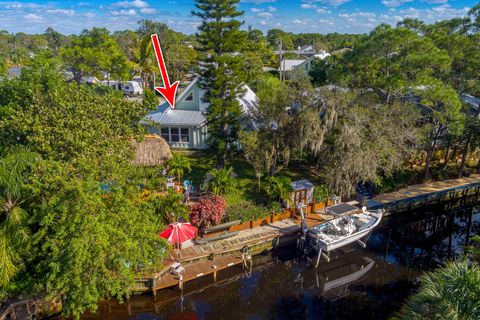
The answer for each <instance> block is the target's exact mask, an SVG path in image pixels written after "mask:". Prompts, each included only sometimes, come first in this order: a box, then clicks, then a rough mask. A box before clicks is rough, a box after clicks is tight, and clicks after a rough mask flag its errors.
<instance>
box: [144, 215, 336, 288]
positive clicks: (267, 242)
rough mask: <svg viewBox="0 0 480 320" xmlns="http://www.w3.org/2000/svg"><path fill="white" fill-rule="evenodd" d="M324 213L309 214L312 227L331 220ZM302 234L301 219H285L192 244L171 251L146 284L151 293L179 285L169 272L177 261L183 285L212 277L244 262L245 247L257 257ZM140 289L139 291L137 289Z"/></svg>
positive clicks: (308, 222)
mask: <svg viewBox="0 0 480 320" xmlns="http://www.w3.org/2000/svg"><path fill="white" fill-rule="evenodd" d="M328 218H329V217H328V216H324V215H321V214H310V215H309V217H308V218H307V224H308V226H309V227H312V226H314V225H317V224H319V223H322V222H324V221H325V220H326V219H328ZM299 231H300V220H295V219H286V220H282V221H276V222H273V223H270V224H267V225H263V226H259V227H257V228H253V229H248V230H242V231H240V232H239V233H238V234H237V235H235V236H234V237H231V238H228V239H224V240H218V241H215V242H212V243H208V244H203V245H193V246H191V247H189V248H185V249H182V250H171V251H170V252H169V256H168V258H167V259H166V261H165V264H164V268H163V269H162V270H161V271H159V272H157V273H156V274H154V275H150V276H147V277H144V278H143V280H144V282H145V283H147V282H148V283H151V284H150V285H151V288H150V290H151V291H153V293H154V294H155V292H156V291H158V290H161V289H164V288H168V287H173V286H179V282H180V278H179V277H178V276H175V275H173V274H172V273H170V267H171V265H172V264H173V263H174V262H176V261H177V260H180V261H181V264H182V266H183V267H184V268H185V271H184V272H183V273H182V282H183V283H185V282H188V281H191V280H195V279H197V278H200V277H203V276H206V275H212V274H214V273H216V272H218V271H220V270H223V269H226V268H229V267H231V266H233V265H239V264H242V263H245V257H244V256H243V255H242V250H243V248H245V247H248V248H249V249H251V250H253V252H250V251H249V253H250V254H256V253H258V252H257V251H261V250H264V249H267V248H271V247H272V244H273V243H274V242H275V241H276V243H279V241H280V240H281V238H284V237H286V236H295V237H296V234H297V233H298V232H299ZM137 289H138V288H137Z"/></svg>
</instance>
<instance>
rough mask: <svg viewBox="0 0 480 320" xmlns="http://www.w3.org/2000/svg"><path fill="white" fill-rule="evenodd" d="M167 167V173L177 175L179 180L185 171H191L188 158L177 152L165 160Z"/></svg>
mask: <svg viewBox="0 0 480 320" xmlns="http://www.w3.org/2000/svg"><path fill="white" fill-rule="evenodd" d="M167 168H168V174H170V175H172V176H175V177H177V179H178V181H179V182H180V179H181V178H182V177H183V175H184V174H185V172H190V171H192V167H191V165H190V160H189V159H188V158H187V157H185V156H182V155H179V154H174V155H173V157H172V159H170V160H168V161H167Z"/></svg>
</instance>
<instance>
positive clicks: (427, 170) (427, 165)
mask: <svg viewBox="0 0 480 320" xmlns="http://www.w3.org/2000/svg"><path fill="white" fill-rule="evenodd" d="M432 154H433V148H430V149H429V150H427V159H426V160H425V180H428V178H429V176H430V159H431V158H432Z"/></svg>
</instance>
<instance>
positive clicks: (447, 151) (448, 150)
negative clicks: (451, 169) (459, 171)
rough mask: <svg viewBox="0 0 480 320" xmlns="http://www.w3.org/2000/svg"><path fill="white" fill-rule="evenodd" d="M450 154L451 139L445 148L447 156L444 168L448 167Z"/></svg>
mask: <svg viewBox="0 0 480 320" xmlns="http://www.w3.org/2000/svg"><path fill="white" fill-rule="evenodd" d="M449 155H450V141H448V144H447V149H446V150H445V158H444V159H443V168H444V169H447V166H448V156H449Z"/></svg>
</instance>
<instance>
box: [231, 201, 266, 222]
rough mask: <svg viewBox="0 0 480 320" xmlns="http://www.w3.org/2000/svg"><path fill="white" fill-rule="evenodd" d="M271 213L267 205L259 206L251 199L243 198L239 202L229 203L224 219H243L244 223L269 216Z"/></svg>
mask: <svg viewBox="0 0 480 320" xmlns="http://www.w3.org/2000/svg"><path fill="white" fill-rule="evenodd" d="M270 213H271V211H270V210H269V209H268V208H267V207H264V206H257V205H255V204H254V203H253V202H251V201H246V200H242V201H239V202H237V203H233V204H228V206H227V214H226V216H225V218H224V221H225V222H231V221H236V220H242V223H243V222H247V221H250V220H257V219H260V218H265V217H268V216H269V215H270Z"/></svg>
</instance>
